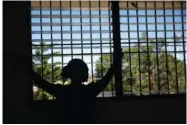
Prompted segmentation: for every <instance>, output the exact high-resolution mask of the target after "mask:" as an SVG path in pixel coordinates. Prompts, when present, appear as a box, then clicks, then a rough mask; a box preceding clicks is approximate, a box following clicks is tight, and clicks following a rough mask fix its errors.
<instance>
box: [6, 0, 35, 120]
mask: <svg viewBox="0 0 187 125" xmlns="http://www.w3.org/2000/svg"><path fill="white" fill-rule="evenodd" d="M28 12H29V2H11V1H8V2H3V116H4V118H5V119H6V120H11V121H12V122H16V121H21V120H22V121H24V120H27V119H26V118H27V114H28V113H27V112H28V109H29V108H28V107H27V106H28V104H29V100H30V99H31V96H32V91H31V90H32V89H31V87H32V86H31V80H29V77H28V75H27V73H26V70H25V68H23V65H27V64H26V61H24V60H20V57H28V55H29V54H31V53H30V50H31V49H29V44H30V39H31V38H30V33H29V32H28V31H30V26H29V24H28V19H29V15H28ZM19 56H20V57H19ZM28 61H29V60H28ZM30 62H31V61H30Z"/></svg>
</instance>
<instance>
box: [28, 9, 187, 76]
mask: <svg viewBox="0 0 187 125" xmlns="http://www.w3.org/2000/svg"><path fill="white" fill-rule="evenodd" d="M61 12H62V15H63V16H64V18H62V19H60V18H59V17H58V15H60V10H52V11H51V13H52V15H53V16H54V15H56V17H57V18H52V19H51V18H49V17H48V18H40V16H39V15H40V10H31V15H32V18H31V23H32V27H31V29H32V41H33V42H32V43H33V44H35V45H37V44H39V42H40V41H41V39H43V41H45V42H46V44H49V45H50V44H51V41H50V39H52V40H53V44H61V42H63V44H71V43H73V44H79V45H73V46H72V48H73V53H74V54H81V43H82V42H83V45H84V46H83V47H84V49H83V53H91V48H90V47H91V46H90V43H91V41H90V39H91V35H90V34H92V39H93V41H92V43H93V44H94V45H93V49H92V52H93V53H95V54H94V55H93V62H96V60H98V59H99V57H100V55H99V54H96V53H100V52H101V46H100V42H101V41H100V39H102V43H104V44H103V45H102V52H103V53H109V52H110V42H113V41H112V40H110V39H112V33H111V32H109V29H110V30H112V26H111V25H110V24H109V23H110V22H112V19H111V18H108V16H110V15H111V12H110V14H109V11H106V10H101V11H100V14H101V15H102V18H101V19H99V18H92V19H91V21H92V26H90V25H89V22H90V18H89V17H88V15H89V11H88V10H82V15H83V16H85V17H86V18H82V22H83V23H84V24H87V25H84V26H82V27H81V26H80V25H79V23H80V22H81V19H80V17H79V18H65V17H67V16H68V15H69V14H70V11H69V10H62V11H61ZM156 13H157V16H158V17H157V18H156V22H157V23H158V24H157V25H156V27H155V25H154V24H153V23H155V18H154V17H153V16H154V10H147V14H148V15H149V17H147V22H148V25H147V27H148V30H149V32H148V38H155V37H156V35H155V32H154V30H155V29H156V28H157V30H158V32H157V37H162V38H164V35H165V33H164V32H163V31H161V30H164V17H162V15H163V10H156ZM71 14H72V15H75V16H76V15H77V16H78V15H80V11H78V10H72V11H71ZM165 14H166V18H165V19H166V24H167V25H166V30H167V32H166V37H167V38H168V39H167V41H169V42H173V40H172V39H171V38H172V37H173V35H174V32H173V31H172V30H173V24H172V22H173V17H172V10H166V11H165ZM183 14H185V15H183V16H184V18H183V22H186V10H184V11H183ZM42 15H43V16H47V15H50V11H49V10H42ZM91 15H92V16H98V15H99V11H96V10H94V11H91ZM120 15H121V17H120V23H121V24H120V25H121V29H120V31H121V42H122V44H121V45H122V46H123V47H128V46H129V45H128V35H129V36H130V41H131V44H130V45H131V46H134V45H135V43H137V41H138V38H137V37H138V35H139V36H141V34H142V33H143V32H145V31H146V24H143V23H146V18H145V10H138V15H139V17H138V22H139V25H138V26H139V32H137V30H138V29H137V17H136V11H135V10H129V29H130V32H127V31H128V18H127V10H120ZM174 15H175V16H174V22H175V23H176V24H175V30H176V32H175V34H176V35H177V36H181V35H182V25H181V24H180V23H181V22H182V18H181V10H174ZM151 16H152V17H151ZM51 21H52V23H57V24H60V23H61V21H62V22H63V25H62V27H61V25H55V26H52V27H51V26H50V25H45V26H42V28H41V23H43V24H44V23H50V22H51ZM100 21H101V25H99V24H98V23H99V22H100ZM70 22H72V23H73V26H72V27H70V25H65V24H69V23H70ZM94 23H95V25H94ZM90 27H91V29H92V31H93V32H92V33H90V32H86V31H90ZM61 28H62V30H63V31H62V34H61ZM81 28H82V31H83V33H82V34H81V32H80V31H81ZM183 28H184V30H185V32H184V33H185V37H186V23H185V24H184V25H183ZM41 29H42V31H45V32H44V33H43V34H40V31H41ZM51 29H52V31H53V32H50V31H51ZM100 29H101V30H102V33H101V34H100V32H99V31H100ZM71 30H72V32H73V33H71V32H70V31H71ZM128 33H129V34H128ZM71 35H72V36H71ZM61 37H62V38H63V40H61ZM71 37H72V41H71ZM81 37H82V39H83V40H82V41H81ZM185 40H186V39H185ZM170 45H171V46H168V47H167V48H168V51H174V44H173V45H172V44H170ZM182 45H183V44H182V43H177V51H183V46H182ZM186 49H187V48H186ZM61 50H62V49H61V46H60V45H56V46H54V49H53V52H60V53H62V51H61ZM34 52H35V50H34V49H33V54H34ZM48 53H51V50H49V51H47V52H46V53H45V54H48ZM67 54H71V46H70V45H63V61H64V63H67V62H69V61H70V60H71V56H68V55H67ZM73 58H81V56H80V55H76V56H73ZM177 58H178V59H181V60H183V53H180V54H179V53H177ZM83 60H84V61H85V62H86V63H87V64H88V67H89V69H90V70H89V74H91V64H90V62H91V56H90V55H84V56H83ZM53 61H54V62H58V61H60V62H61V61H62V57H54V58H53ZM51 62H52V60H49V63H51ZM93 70H95V64H93Z"/></svg>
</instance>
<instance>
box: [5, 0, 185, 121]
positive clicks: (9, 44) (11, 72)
mask: <svg viewBox="0 0 187 125" xmlns="http://www.w3.org/2000/svg"><path fill="white" fill-rule="evenodd" d="M28 12H29V2H3V122H4V123H51V122H53V120H54V117H55V116H54V114H55V110H54V104H53V102H48V103H44V102H36V103H31V96H32V91H31V90H32V84H31V80H30V78H29V76H28V75H27V72H26V70H25V68H24V67H23V65H24V63H25V62H24V61H21V60H20V59H19V58H18V56H17V55H21V56H25V57H29V55H30V54H31V51H30V50H31V49H29V46H30V45H29V44H30V39H31V37H30V35H31V34H30V25H29V23H28V19H29V15H28ZM85 115H86V114H85ZM185 119H186V100H185V96H184V95H183V96H166V97H165V96H163V97H156V98H153V97H146V98H133V99H125V100H124V99H123V100H118V101H117V100H115V101H113V100H111V99H110V100H105V101H103V100H98V104H97V121H98V123H185Z"/></svg>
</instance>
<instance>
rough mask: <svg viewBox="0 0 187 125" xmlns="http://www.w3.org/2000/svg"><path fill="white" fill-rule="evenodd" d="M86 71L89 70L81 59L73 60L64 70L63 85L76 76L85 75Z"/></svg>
mask: <svg viewBox="0 0 187 125" xmlns="http://www.w3.org/2000/svg"><path fill="white" fill-rule="evenodd" d="M84 69H88V67H87V65H86V63H85V62H84V61H83V60H81V59H72V60H71V61H69V63H68V64H67V66H65V67H63V69H62V81H63V83H64V82H65V81H66V80H67V79H68V78H72V76H75V75H79V76H80V74H82V75H85V74H84V72H83V71H85V70H84Z"/></svg>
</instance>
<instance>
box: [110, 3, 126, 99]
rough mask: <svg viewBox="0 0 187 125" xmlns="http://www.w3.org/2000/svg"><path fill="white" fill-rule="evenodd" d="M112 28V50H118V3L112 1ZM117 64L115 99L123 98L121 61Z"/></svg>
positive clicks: (119, 41)
mask: <svg viewBox="0 0 187 125" xmlns="http://www.w3.org/2000/svg"><path fill="white" fill-rule="evenodd" d="M112 22H113V23H112V24H113V25H112V26H113V43H114V49H115V50H118V49H120V48H121V44H120V43H121V40H120V38H121V36H120V19H119V1H112ZM115 61H116V62H119V65H118V66H117V67H115V68H116V70H115V90H116V97H122V96H123V86H122V67H121V64H122V62H121V60H115Z"/></svg>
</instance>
